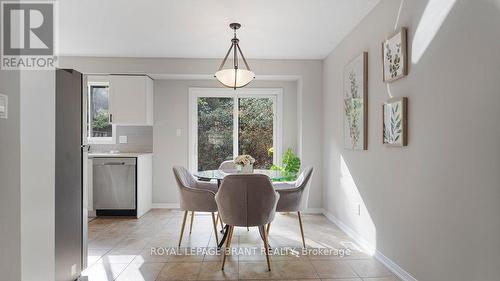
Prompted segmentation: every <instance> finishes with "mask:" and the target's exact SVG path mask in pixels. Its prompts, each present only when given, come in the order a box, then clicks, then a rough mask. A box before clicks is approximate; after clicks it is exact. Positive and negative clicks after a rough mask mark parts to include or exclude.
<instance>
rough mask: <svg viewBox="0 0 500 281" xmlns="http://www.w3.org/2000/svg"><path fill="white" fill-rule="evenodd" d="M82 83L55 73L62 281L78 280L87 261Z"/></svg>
mask: <svg viewBox="0 0 500 281" xmlns="http://www.w3.org/2000/svg"><path fill="white" fill-rule="evenodd" d="M82 79H83V78H82V74H81V73H80V72H78V71H75V70H71V69H58V70H56V96H55V97H56V124H55V125H56V136H55V137H56V149H55V150H56V155H55V156H56V172H55V205H56V206H55V277H56V280H62V281H68V280H75V279H77V278H78V276H80V273H81V271H82V270H83V269H84V267H85V263H86V257H87V253H86V248H87V247H86V234H87V226H86V224H87V219H86V218H87V213H86V212H84V207H85V201H84V199H85V198H86V197H85V196H84V195H85V194H84V193H85V189H84V188H83V187H84V177H83V174H84V169H85V168H86V167H85V166H86V162H87V160H86V159H87V157H86V153H87V145H86V143H85V138H84V136H83V132H84V128H83V126H84V120H83V118H82V116H83V113H84V112H83V110H84V108H85V107H84V106H82V105H83V104H84V100H83V98H84V95H83V94H82V93H83V86H82V85H83V81H82ZM84 160H85V161H84Z"/></svg>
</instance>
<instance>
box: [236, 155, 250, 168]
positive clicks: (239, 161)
mask: <svg viewBox="0 0 500 281" xmlns="http://www.w3.org/2000/svg"><path fill="white" fill-rule="evenodd" d="M253 163H255V159H254V158H253V157H252V156H250V155H240V156H238V157H236V158H235V159H234V164H236V165H241V166H247V165H253Z"/></svg>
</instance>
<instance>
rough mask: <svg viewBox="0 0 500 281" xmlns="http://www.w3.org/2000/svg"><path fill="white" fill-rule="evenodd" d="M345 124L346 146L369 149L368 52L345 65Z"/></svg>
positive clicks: (351, 148) (355, 148) (353, 148)
mask: <svg viewBox="0 0 500 281" xmlns="http://www.w3.org/2000/svg"><path fill="white" fill-rule="evenodd" d="M343 75H344V77H343V107H344V110H343V126H344V148H346V149H350V150H367V149H368V104H367V102H368V52H363V53H361V54H360V55H358V56H357V57H355V58H354V59H353V60H352V61H350V62H349V63H348V64H347V65H346V66H345V67H344V74H343Z"/></svg>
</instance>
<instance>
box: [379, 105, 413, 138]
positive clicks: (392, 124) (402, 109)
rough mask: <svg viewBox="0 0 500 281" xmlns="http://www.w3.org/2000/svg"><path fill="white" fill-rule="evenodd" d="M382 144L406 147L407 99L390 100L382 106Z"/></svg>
mask: <svg viewBox="0 0 500 281" xmlns="http://www.w3.org/2000/svg"><path fill="white" fill-rule="evenodd" d="M382 143H383V144H385V145H387V146H396V147H402V146H407V145H408V98H407V97H399V98H391V99H389V100H387V101H386V102H385V103H384V104H382Z"/></svg>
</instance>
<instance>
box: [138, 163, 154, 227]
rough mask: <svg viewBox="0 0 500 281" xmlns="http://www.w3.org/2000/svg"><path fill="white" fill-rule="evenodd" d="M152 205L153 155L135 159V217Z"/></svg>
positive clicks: (142, 213) (145, 211) (149, 208)
mask: <svg viewBox="0 0 500 281" xmlns="http://www.w3.org/2000/svg"><path fill="white" fill-rule="evenodd" d="M152 203H153V154H142V155H139V156H138V157H137V217H138V218H140V217H142V216H143V215H144V214H145V213H147V212H148V211H149V210H151V205H152Z"/></svg>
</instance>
